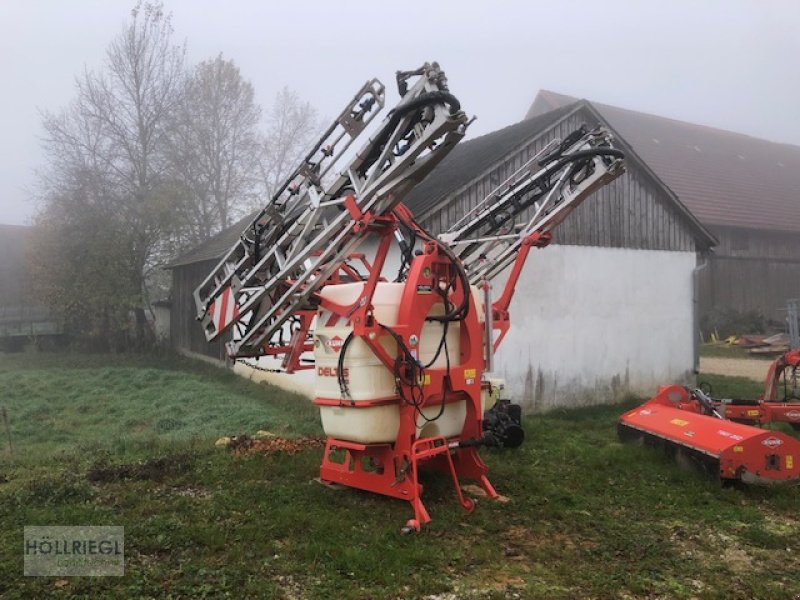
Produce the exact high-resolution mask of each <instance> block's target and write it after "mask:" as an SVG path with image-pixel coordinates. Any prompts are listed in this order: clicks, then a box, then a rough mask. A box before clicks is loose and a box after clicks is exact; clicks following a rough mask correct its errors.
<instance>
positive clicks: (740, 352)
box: [700, 344, 775, 361]
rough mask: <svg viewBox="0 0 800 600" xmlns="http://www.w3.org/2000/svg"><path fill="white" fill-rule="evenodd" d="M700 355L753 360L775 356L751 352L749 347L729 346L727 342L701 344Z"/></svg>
mask: <svg viewBox="0 0 800 600" xmlns="http://www.w3.org/2000/svg"><path fill="white" fill-rule="evenodd" d="M700 356H707V357H712V358H746V359H752V360H766V361H771V360H774V359H775V356H769V355H765V354H750V352H748V350H747V348H740V347H739V346H728V345H727V344H719V345H711V344H701V345H700Z"/></svg>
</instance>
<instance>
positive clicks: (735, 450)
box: [733, 446, 744, 452]
mask: <svg viewBox="0 0 800 600" xmlns="http://www.w3.org/2000/svg"><path fill="white" fill-rule="evenodd" d="M733 451H734V452H744V446H734V447H733Z"/></svg>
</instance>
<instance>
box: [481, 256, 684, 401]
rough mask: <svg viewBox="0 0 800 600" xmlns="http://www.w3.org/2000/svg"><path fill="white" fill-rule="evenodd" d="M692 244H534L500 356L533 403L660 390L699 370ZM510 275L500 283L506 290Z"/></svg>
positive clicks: (514, 391)
mask: <svg viewBox="0 0 800 600" xmlns="http://www.w3.org/2000/svg"><path fill="white" fill-rule="evenodd" d="M695 263H696V259H695V255H694V253H692V252H667V251H654V250H631V249H615V248H595V247H586V246H557V245H553V246H550V247H548V248H545V249H543V250H534V251H532V253H531V254H530V256H529V258H528V262H527V264H526V266H525V270H524V272H523V274H522V276H521V277H520V281H519V283H518V284H517V289H516V294H515V296H514V300H513V301H512V304H511V309H510V312H511V329H510V330H509V333H508V335H507V336H506V338H505V339H504V340H503V342H502V344H501V347H500V349H499V350H498V353H497V355H496V357H495V368H494V372H495V374H496V375H498V376H502V377H504V378H505V379H506V394H507V395H508V396H509V397H511V398H512V399H513V400H514V401H516V402H519V403H520V404H522V405H523V406H524V407H525V409H526V410H527V411H529V412H531V411H534V412H535V411H543V410H548V409H551V408H554V407H561V406H581V405H588V404H600V403H607V402H613V401H615V400H619V399H622V398H624V397H625V396H626V395H628V394H637V395H641V396H645V397H649V396H651V395H652V394H653V393H654V392H655V390H656V388H657V386H658V385H661V384H667V383H677V382H683V381H687V380H688V379H689V378H690V377H691V374H692V368H693V354H694V351H693V327H692V310H693V309H692V270H693V269H694V267H695ZM504 283H505V277H502V278H498V280H496V282H495V284H494V288H495V289H494V294H495V296H497V295H498V294H499V293H500V291H501V289H502V285H503V284H504Z"/></svg>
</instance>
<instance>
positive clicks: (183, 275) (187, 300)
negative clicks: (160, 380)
mask: <svg viewBox="0 0 800 600" xmlns="http://www.w3.org/2000/svg"><path fill="white" fill-rule="evenodd" d="M217 262H218V261H217V260H210V261H203V262H197V263H193V264H190V265H183V266H180V267H175V268H174V269H172V308H171V314H170V338H171V340H172V347H173V348H176V349H177V350H181V351H183V352H191V353H194V354H200V355H202V356H206V357H209V358H213V359H216V360H221V361H224V360H225V347H224V342H225V341H227V337H225V336H223V337H224V338H225V339H222V338H220V339H218V340H216V341H214V342H211V343H209V342H207V341H206V336H205V334H204V333H203V328H202V327H201V326H200V322H199V321H197V319H195V315H196V314H197V311H196V309H195V305H194V296H193V294H194V290H195V289H196V288H197V286H198V285H200V284H201V283H202V281H203V280H204V279H205V278H206V277H207V276H208V274H209V273H210V272H211V270H212V269H213V268H214V266H215V265H216V264H217Z"/></svg>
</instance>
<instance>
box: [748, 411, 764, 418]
mask: <svg viewBox="0 0 800 600" xmlns="http://www.w3.org/2000/svg"><path fill="white" fill-rule="evenodd" d="M760 414H761V413H760V412H759V411H757V410H748V411H747V416H748V417H757V416H758V415H760Z"/></svg>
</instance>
